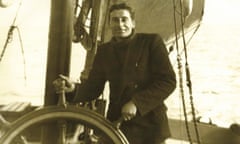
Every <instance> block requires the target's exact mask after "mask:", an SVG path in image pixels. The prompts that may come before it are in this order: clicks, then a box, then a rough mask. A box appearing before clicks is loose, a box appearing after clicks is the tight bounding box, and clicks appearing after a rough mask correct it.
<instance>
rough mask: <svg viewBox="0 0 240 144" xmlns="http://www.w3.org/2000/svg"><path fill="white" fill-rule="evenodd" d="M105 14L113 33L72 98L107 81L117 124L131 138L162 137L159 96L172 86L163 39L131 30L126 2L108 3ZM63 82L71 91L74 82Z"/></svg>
mask: <svg viewBox="0 0 240 144" xmlns="http://www.w3.org/2000/svg"><path fill="white" fill-rule="evenodd" d="M109 20H110V28H111V30H112V36H113V37H112V39H111V40H110V41H109V42H107V43H105V44H103V45H101V46H100V47H99V48H98V51H97V54H96V57H95V61H94V64H93V67H92V70H91V72H90V74H89V77H88V79H87V80H86V81H85V82H84V83H82V84H80V85H79V86H77V87H76V97H75V98H74V100H73V101H74V102H80V101H91V100H94V99H96V98H97V97H98V96H99V95H100V94H101V93H102V91H103V89H104V85H105V82H106V81H109V85H110V103H109V108H108V112H107V118H108V119H109V120H110V121H116V120H118V119H119V118H120V117H122V118H123V119H124V122H123V123H122V125H121V127H120V129H121V130H122V131H123V133H124V134H125V136H126V137H127V139H128V140H129V142H130V144H146V143H149V144H161V143H164V141H165V139H166V138H167V137H169V136H170V131H169V125H168V119H167V115H166V109H167V108H166V106H165V104H164V100H165V99H166V98H167V97H168V96H169V95H170V94H171V93H172V92H173V90H174V89H175V87H176V78H175V73H174V71H173V68H172V66H171V63H170V61H169V58H168V52H167V50H166V47H165V45H164V42H163V41H162V39H161V38H160V37H159V36H158V35H157V34H137V33H135V30H134V29H135V20H134V12H133V10H132V9H131V7H129V6H128V5H127V4H125V3H121V4H116V5H113V6H112V7H111V8H110V14H109ZM63 78H64V77H63ZM64 79H66V80H67V82H69V81H68V79H67V78H64ZM68 85H69V86H70V87H69V88H68V89H70V91H71V90H72V89H73V88H74V87H73V86H72V84H71V83H70V84H68Z"/></svg>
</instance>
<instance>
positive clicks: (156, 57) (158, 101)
mask: <svg viewBox="0 0 240 144" xmlns="http://www.w3.org/2000/svg"><path fill="white" fill-rule="evenodd" d="M149 59H150V60H149V64H150V83H149V85H147V86H146V87H145V89H142V90H140V91H138V92H136V93H134V95H133V96H132V101H133V102H134V103H135V104H136V106H137V109H138V111H139V113H140V114H141V115H144V114H146V113H148V112H150V111H152V110H153V109H155V108H156V107H158V106H159V105H163V101H164V100H165V99H166V98H167V97H168V96H169V95H170V94H171V93H172V92H173V91H174V89H175V88H176V76H175V72H174V70H173V67H172V65H171V62H170V60H169V57H168V51H167V49H166V46H165V44H164V42H163V40H162V39H161V37H160V36H156V35H155V37H154V40H153V41H152V44H151V45H150V55H149Z"/></svg>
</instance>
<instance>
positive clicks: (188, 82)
mask: <svg viewBox="0 0 240 144" xmlns="http://www.w3.org/2000/svg"><path fill="white" fill-rule="evenodd" d="M180 9H181V15H180V20H181V29H182V40H183V47H184V54H185V70H186V81H187V86H188V89H189V98H190V104H191V110H192V117H193V123H194V129H195V132H196V137H197V142H198V144H201V142H200V136H199V132H198V127H197V121H196V114H195V108H194V102H193V93H192V82H191V76H190V68H189V64H188V57H187V46H186V40H185V34H184V17H183V6H182V1H181V2H180Z"/></svg>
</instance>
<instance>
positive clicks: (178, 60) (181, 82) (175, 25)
mask: <svg viewBox="0 0 240 144" xmlns="http://www.w3.org/2000/svg"><path fill="white" fill-rule="evenodd" d="M173 9H174V11H173V16H174V30H175V41H176V49H177V62H178V74H179V87H180V96H181V98H182V105H183V113H184V118H185V125H186V131H187V137H188V140H189V142H190V143H191V144H192V138H191V134H190V131H189V125H188V119H187V112H186V104H185V98H184V88H183V78H182V75H183V72H182V64H181V55H180V51H179V45H178V34H177V21H176V3H175V0H173Z"/></svg>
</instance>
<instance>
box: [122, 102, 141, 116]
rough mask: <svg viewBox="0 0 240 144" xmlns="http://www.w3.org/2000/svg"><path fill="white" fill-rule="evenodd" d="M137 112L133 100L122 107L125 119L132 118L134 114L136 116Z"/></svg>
mask: <svg viewBox="0 0 240 144" xmlns="http://www.w3.org/2000/svg"><path fill="white" fill-rule="evenodd" d="M136 114H137V107H136V105H135V104H134V103H133V102H132V101H129V102H127V103H126V104H125V105H124V106H123V107H122V116H123V119H124V120H125V121H128V120H131V119H132V118H133V117H134V116H136Z"/></svg>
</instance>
